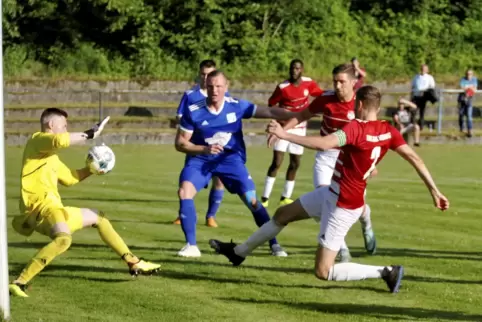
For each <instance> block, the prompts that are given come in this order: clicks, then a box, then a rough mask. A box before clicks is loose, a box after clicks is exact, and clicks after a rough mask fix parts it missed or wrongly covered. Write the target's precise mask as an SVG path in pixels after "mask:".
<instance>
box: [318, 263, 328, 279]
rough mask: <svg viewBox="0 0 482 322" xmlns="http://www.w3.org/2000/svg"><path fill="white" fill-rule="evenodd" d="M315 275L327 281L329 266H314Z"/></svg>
mask: <svg viewBox="0 0 482 322" xmlns="http://www.w3.org/2000/svg"><path fill="white" fill-rule="evenodd" d="M315 276H316V278H317V279H319V280H323V281H327V280H328V279H329V277H330V267H328V268H327V267H326V266H317V267H315Z"/></svg>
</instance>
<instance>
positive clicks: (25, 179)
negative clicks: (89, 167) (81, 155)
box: [20, 132, 79, 215]
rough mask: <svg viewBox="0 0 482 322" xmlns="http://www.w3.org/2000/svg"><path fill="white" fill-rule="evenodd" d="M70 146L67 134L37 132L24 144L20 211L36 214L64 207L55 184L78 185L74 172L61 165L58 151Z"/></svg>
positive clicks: (75, 172) (76, 175)
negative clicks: (50, 208)
mask: <svg viewBox="0 0 482 322" xmlns="http://www.w3.org/2000/svg"><path fill="white" fill-rule="evenodd" d="M69 145H70V135H69V133H61V134H52V133H44V132H37V133H34V134H33V135H32V137H31V138H30V139H29V140H28V141H27V144H26V146H25V150H24V153H23V161H22V163H23V166H22V174H21V181H22V183H21V191H20V196H21V197H20V211H21V212H22V214H24V215H26V214H38V213H40V212H41V211H42V210H43V209H44V208H45V207H63V206H62V202H61V199H60V195H59V191H58V188H57V184H58V183H59V182H60V183H61V184H63V185H66V186H70V185H73V184H76V183H78V182H79V177H78V174H77V171H76V170H71V169H69V168H68V167H67V166H66V165H65V164H64V163H63V162H62V161H60V159H59V157H58V155H57V151H58V150H59V149H61V148H66V147H68V146H69Z"/></svg>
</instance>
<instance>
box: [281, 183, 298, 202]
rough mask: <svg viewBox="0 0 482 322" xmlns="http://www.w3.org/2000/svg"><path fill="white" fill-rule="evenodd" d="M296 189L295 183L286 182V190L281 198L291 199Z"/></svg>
mask: <svg viewBox="0 0 482 322" xmlns="http://www.w3.org/2000/svg"><path fill="white" fill-rule="evenodd" d="M294 188H295V181H294V180H293V181H288V180H286V182H285V188H284V190H283V194H282V195H281V196H283V197H285V198H291V195H292V194H293V189H294Z"/></svg>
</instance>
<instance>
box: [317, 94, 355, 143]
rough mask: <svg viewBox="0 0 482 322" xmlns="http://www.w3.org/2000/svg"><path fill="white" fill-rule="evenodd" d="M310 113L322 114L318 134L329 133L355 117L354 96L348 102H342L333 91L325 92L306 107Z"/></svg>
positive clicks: (324, 134)
mask: <svg viewBox="0 0 482 322" xmlns="http://www.w3.org/2000/svg"><path fill="white" fill-rule="evenodd" d="M308 108H309V110H310V112H311V114H323V121H321V128H320V135H321V136H326V135H329V134H331V133H333V132H335V131H337V130H339V129H341V128H343V127H344V126H345V125H346V124H347V123H349V122H350V121H351V120H353V119H354V118H355V97H353V99H352V100H351V101H349V102H342V101H340V99H339V98H338V96H336V94H335V92H333V91H330V92H325V93H323V95H322V96H319V97H317V98H316V99H315V100H314V101H313V102H311V104H310V106H309V107H308Z"/></svg>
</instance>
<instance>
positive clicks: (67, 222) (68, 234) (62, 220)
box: [9, 207, 161, 297]
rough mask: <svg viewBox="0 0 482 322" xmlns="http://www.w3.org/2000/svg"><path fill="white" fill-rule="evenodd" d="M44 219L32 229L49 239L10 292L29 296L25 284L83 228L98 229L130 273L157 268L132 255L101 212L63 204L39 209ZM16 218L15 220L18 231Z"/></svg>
mask: <svg viewBox="0 0 482 322" xmlns="http://www.w3.org/2000/svg"><path fill="white" fill-rule="evenodd" d="M41 215H42V217H44V218H43V220H42V221H41V223H40V224H39V225H38V226H37V227H36V228H35V230H36V231H37V232H39V233H41V234H43V235H46V236H49V237H51V239H52V241H51V242H50V243H49V244H47V245H46V246H44V247H43V248H42V249H41V250H40V251H39V252H38V253H37V254H36V255H35V256H34V257H33V259H32V260H31V261H30V263H29V264H27V266H26V267H25V268H24V269H23V271H22V272H21V274H20V275H19V276H18V278H17V279H15V280H14V281H13V282H12V283H11V284H10V285H9V290H10V294H11V295H15V296H20V297H28V295H27V292H26V289H27V285H28V283H30V281H31V280H32V279H33V278H34V277H35V276H36V275H38V274H39V273H40V272H41V271H42V270H43V269H44V268H45V267H46V266H47V265H48V264H49V263H50V262H51V261H52V260H53V259H54V258H56V257H57V256H59V255H61V254H62V253H64V252H66V251H67V250H68V249H69V248H70V246H71V244H72V234H73V233H74V232H75V231H77V230H80V229H82V228H86V227H94V228H96V229H97V230H98V232H99V235H100V237H101V239H102V240H103V241H104V243H106V244H107V245H108V246H109V247H111V248H112V250H114V251H115V252H116V253H117V255H119V257H120V258H121V259H122V260H124V262H125V263H126V264H127V267H128V272H129V273H130V274H131V275H132V276H138V275H140V274H143V275H152V274H153V273H156V272H157V271H159V269H160V267H161V265H159V264H154V263H151V262H149V261H146V260H144V259H142V258H138V257H137V256H135V255H133V254H132V253H131V251H130V250H129V248H128V247H127V245H126V244H125V242H124V241H123V240H122V238H121V237H120V236H119V235H118V234H117V232H116V231H115V230H114V228H113V227H112V225H111V223H110V221H109V220H108V219H107V218H105V217H104V214H103V213H102V212H98V211H96V210H91V209H86V208H82V209H81V208H72V207H63V208H56V209H48V210H47V211H43V212H42V214H41ZM18 225H19V223H18V220H17V221H15V220H14V228H15V229H16V230H17V228H18V227H17V226H18Z"/></svg>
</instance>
